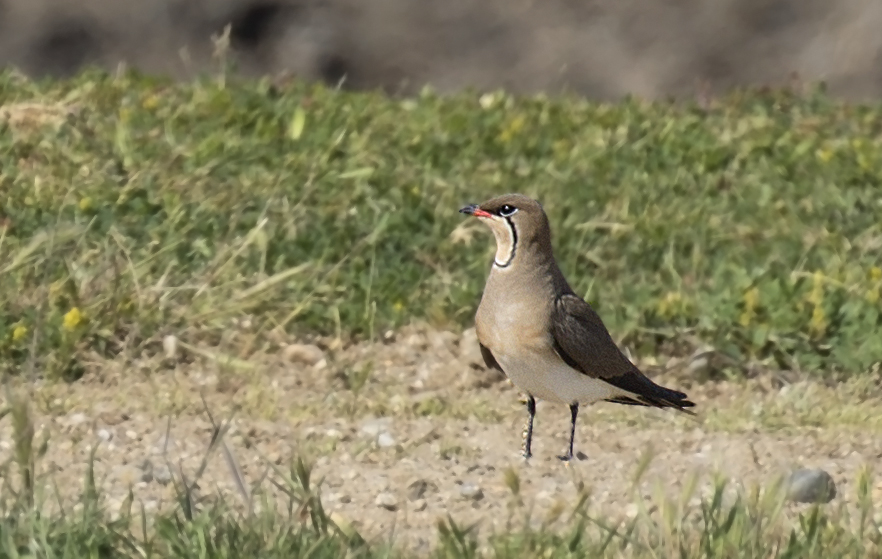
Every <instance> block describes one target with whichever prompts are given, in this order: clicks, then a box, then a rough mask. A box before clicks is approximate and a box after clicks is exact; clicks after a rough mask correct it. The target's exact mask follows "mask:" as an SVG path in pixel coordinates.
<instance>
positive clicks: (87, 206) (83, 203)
mask: <svg viewBox="0 0 882 559" xmlns="http://www.w3.org/2000/svg"><path fill="white" fill-rule="evenodd" d="M79 206H80V211H81V212H87V211H89V210H91V209H92V199H91V198H89V197H88V196H86V197H85V198H83V199H82V200H80V203H79Z"/></svg>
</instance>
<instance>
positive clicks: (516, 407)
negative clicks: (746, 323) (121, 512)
mask: <svg viewBox="0 0 882 559" xmlns="http://www.w3.org/2000/svg"><path fill="white" fill-rule="evenodd" d="M318 345H322V346H325V348H324V349H320V348H319V347H316V346H311V347H310V346H300V345H291V346H288V347H283V348H281V349H280V350H279V351H276V352H270V353H266V354H261V355H256V356H252V357H251V358H249V359H248V360H247V361H245V362H244V363H243V364H242V365H241V366H243V367H244V366H245V365H246V364H247V365H248V366H250V367H253V368H251V369H249V370H244V369H243V370H236V371H231V370H228V369H224V368H221V367H219V366H218V363H217V362H216V361H211V360H205V359H201V358H200V359H195V360H194V359H192V358H189V357H187V356H186V354H180V356H181V358H180V359H178V362H177V363H169V361H168V360H163V359H160V358H155V359H148V360H141V361H138V360H135V361H134V362H130V363H128V364H120V363H100V364H96V365H95V367H94V371H93V372H92V373H90V374H89V375H88V376H87V377H86V378H84V379H82V380H81V381H79V382H77V383H74V384H69V385H67V384H52V383H43V382H40V381H37V382H36V383H29V384H24V385H22V386H23V387H25V386H30V387H32V389H33V396H32V397H33V400H32V402H33V409H34V413H35V417H36V420H35V427H36V430H37V433H38V434H37V438H38V439H40V438H41V437H42V436H43V435H42V434H44V433H48V434H49V436H50V440H49V446H48V452H47V454H46V456H45V457H44V458H43V459H42V460H41V462H40V464H39V471H40V475H41V480H43V484H42V485H45V486H46V487H47V488H52V487H55V488H56V489H57V490H58V491H60V493H61V494H62V495H64V496H65V497H66V498H73V497H75V496H76V495H78V494H79V491H80V490H81V488H82V480H83V479H84V476H85V471H86V464H87V462H88V456H89V453H90V451H91V449H92V448H93V446H94V445H95V444H96V443H100V445H99V446H98V450H97V453H96V466H95V467H96V473H97V475H98V479H99V483H100V486H101V487H102V489H103V492H104V495H105V497H106V498H107V502H108V506H109V508H110V510H111V511H115V510H118V508H119V506H120V504H121V503H122V502H123V500H124V499H125V497H126V495H127V492H128V489H129V488H130V487H131V488H132V489H133V491H134V495H135V498H136V499H137V500H139V501H141V502H143V503H144V504H145V506H146V508H147V510H156V509H164V508H165V507H167V506H169V504H170V501H171V499H172V498H173V484H172V483H169V481H170V479H171V476H172V475H174V476H179V475H180V474H181V473H183V474H184V475H186V476H187V477H188V478H189V479H193V477H194V475H195V473H196V471H197V470H198V469H199V466H200V463H201V462H202V460H203V457H204V456H205V455H206V449H207V448H208V444H209V441H210V439H211V435H212V431H213V427H212V418H210V417H209V416H208V414H207V413H206V411H205V406H204V405H203V400H202V399H203V398H204V401H205V403H206V404H207V407H208V409H209V410H210V413H211V414H212V417H213V420H214V421H215V422H217V423H221V422H224V421H229V422H230V423H229V425H230V428H229V431H228V433H227V434H226V436H225V438H224V440H225V441H226V442H227V444H228V447H229V449H230V451H231V454H232V455H233V456H234V458H235V461H236V462H237V463H238V466H239V468H240V469H241V471H242V473H243V476H244V478H245V479H246V480H247V481H248V483H249V484H255V485H259V486H260V487H261V488H263V489H265V490H267V491H269V493H275V494H278V491H276V490H274V489H273V485H272V484H271V483H270V482H269V481H268V478H273V479H281V478H279V472H277V471H274V470H272V468H273V467H277V468H279V471H282V472H288V471H290V470H289V468H290V464H291V459H292V457H295V456H303V457H305V458H307V459H308V460H310V461H312V462H313V463H314V464H315V470H314V478H313V479H320V478H323V480H324V482H323V484H322V486H321V487H322V495H323V501H324V503H325V505H326V507H327V508H328V509H329V510H330V511H332V512H334V513H335V514H337V515H340V517H341V518H346V519H348V520H349V521H351V522H352V523H353V525H354V526H356V527H357V528H359V529H360V530H361V531H363V533H365V534H366V535H369V536H371V537H374V538H384V537H386V536H387V535H388V534H391V533H392V532H393V531H394V532H395V533H396V534H397V535H398V537H403V538H404V540H405V541H407V542H409V543H410V544H411V545H414V546H417V547H420V546H425V545H430V544H431V542H432V541H433V538H434V534H435V523H436V521H437V519H438V518H439V517H444V516H445V515H446V514H448V513H450V514H452V515H453V516H454V518H457V519H459V520H461V521H463V522H466V523H470V522H475V523H477V525H478V527H479V529H480V530H482V531H483V532H484V533H488V532H491V531H494V530H502V529H504V528H505V526H506V525H507V523H509V522H514V523H515V524H518V523H520V522H522V521H523V514H524V513H525V511H532V518H533V521H534V522H547V521H549V519H551V520H555V519H556V518H558V517H560V519H561V520H560V521H563V520H564V519H565V518H566V513H567V512H568V511H570V510H571V508H572V507H573V506H574V504H575V503H576V502H577V501H578V499H579V498H580V495H581V494H582V492H583V491H588V492H590V495H591V499H590V507H591V510H594V511H596V512H597V513H599V514H604V515H608V516H610V517H613V518H626V517H628V516H633V515H634V514H636V512H637V507H638V505H637V503H639V502H643V503H644V504H645V505H646V506H647V507H651V506H653V504H654V503H657V502H658V501H657V497H658V496H659V495H668V496H672V497H675V498H676V497H678V496H679V495H680V494H681V493H682V492H683V488H684V486H686V485H688V484H689V482H690V480H691V479H692V478H693V476H697V478H696V479H697V480H698V483H697V488H696V492H695V493H694V495H693V497H692V502H693V504H694V503H695V502H697V499H699V498H700V496H701V495H703V494H704V495H706V494H708V492H709V491H711V488H712V480H713V478H714V475H717V474H719V475H721V476H723V477H724V478H725V479H728V480H729V481H730V482H731V484H732V487H733V488H739V487H741V488H745V487H750V486H751V485H753V484H758V485H760V486H770V485H771V484H772V483H773V482H774V480H775V479H777V477H778V476H782V475H786V474H787V473H789V472H790V471H791V470H792V469H793V468H795V467H811V468H823V469H824V470H826V471H828V472H829V473H830V474H831V475H832V476H833V478H834V480H835V481H836V484H837V486H838V495H837V497H836V499H835V500H834V501H833V503H831V504H830V505H828V506H836V505H837V504H839V505H843V504H845V505H851V504H853V503H854V500H855V481H856V479H857V476H858V472H859V471H860V470H861V468H863V467H864V466H865V465H867V464H872V463H874V462H875V461H877V460H878V457H879V456H882V438H880V437H879V430H880V426H882V417H880V416H882V412H878V411H877V410H879V409H882V408H879V406H878V403H879V396H878V394H876V393H875V392H874V391H873V389H869V391H867V390H864V392H863V393H862V395H861V396H860V397H859V400H860V401H857V400H854V401H853V406H855V407H854V408H853V409H852V410H851V411H850V412H848V413H845V412H842V413H840V412H838V411H836V410H837V406H840V405H842V402H843V401H848V399H849V398H852V396H848V395H844V396H843V395H842V394H840V393H841V391H837V388H835V387H833V388H829V387H824V386H821V385H818V384H815V383H810V382H808V383H806V382H801V383H797V384H793V385H787V384H780V383H778V384H776V383H775V382H773V381H770V380H769V379H768V378H760V379H755V380H753V381H750V382H746V383H728V382H713V383H697V382H695V381H694V379H693V378H690V375H691V373H689V372H688V369H686V368H683V367H681V368H680V370H679V371H677V370H675V371H673V372H669V373H666V374H665V376H664V378H663V381H664V382H666V383H668V384H672V385H675V386H679V387H685V388H686V389H687V391H688V392H689V394H690V396H691V397H692V399H693V400H695V401H696V403H697V404H698V406H699V411H700V413H701V416H700V417H699V418H698V419H693V418H690V417H688V416H685V415H682V414H675V413H670V412H662V411H660V410H651V409H639V408H633V407H630V406H615V405H612V404H602V405H597V406H594V407H593V408H586V409H585V411H584V412H583V413H582V414H581V418H580V424H579V429H578V435H577V436H578V438H577V451H578V454H579V456H578V459H577V460H575V461H573V463H572V464H570V465H569V466H567V465H565V464H563V463H561V462H560V461H558V460H557V459H556V458H555V455H556V454H559V453H560V452H561V451H562V450H563V449H564V446H565V444H566V436H567V425H568V412H567V410H566V409H564V408H561V407H557V406H553V405H550V404H542V403H540V405H539V411H538V421H537V425H536V435H535V441H534V457H533V459H532V460H531V461H530V462H529V463H525V462H524V460H523V459H522V458H521V456H520V445H521V433H522V426H523V422H524V419H525V411H524V409H523V406H522V405H521V404H520V403H519V394H518V392H517V391H516V390H515V389H514V388H512V387H511V386H510V385H509V384H508V382H507V381H505V380H502V379H500V377H499V376H497V375H496V374H495V373H493V372H491V371H487V370H484V369H483V367H481V366H480V356H479V354H478V352H477V348H476V347H475V346H476V344H475V342H474V334H473V332H468V331H467V332H466V333H465V334H464V335H462V336H460V335H458V334H454V333H450V332H433V331H431V330H426V329H415V330H413V331H412V332H411V333H409V334H408V333H405V334H402V335H400V336H397V337H390V339H389V340H387V341H386V342H381V343H376V344H364V345H358V346H353V347H350V348H337V349H333V346H334V345H335V343H334V342H333V341H327V340H325V341H322V342H319V344H318ZM329 345H330V346H332V347H331V349H328V348H327V346H329ZM675 369H676V368H675ZM362 381H363V382H362ZM353 389H354V390H353ZM825 402H826V403H825ZM819 414H820V415H819ZM12 446H13V440H12V433H11V426H10V421H9V418H8V417H7V418H6V419H5V420H3V422H2V424H0V456H2V457H4V458H5V457H8V456H9V454H10V452H11V449H12ZM647 452H652V453H653V455H654V458H653V459H652V461H651V463H650V466H649V468H648V470H647V471H646V473H645V475H644V476H643V478H642V480H641V481H640V483H638V485H637V486H634V485H633V483H632V480H633V476H634V474H635V470H636V468H637V466H638V464H639V463H640V461H641V459H642V457H644V456H645V455H646V453H647ZM169 466H171V468H170V469H169ZM512 473H515V474H517V476H518V477H519V479H520V499H521V504H520V505H519V508H518V507H515V505H514V504H515V502H516V499H515V498H514V496H513V494H512V491H511V489H510V486H509V485H508V484H507V482H506V479H509V480H510V479H511V475H512ZM233 479H234V478H233V477H232V475H231V473H230V467H229V464H228V462H227V461H226V460H225V458H224V455H223V453H222V452H221V451H218V452H215V453H214V454H212V455H211V456H210V458H209V460H208V465H207V468H206V470H205V473H204V475H203V476H202V477H201V478H200V480H199V484H198V485H199V488H200V489H199V493H200V494H201V495H204V496H207V497H210V496H212V495H216V494H217V492H218V491H220V492H221V493H222V494H225V495H227V496H228V497H229V498H230V499H231V501H232V502H240V503H241V496H240V495H239V494H238V493H237V490H236V488H235V484H234V481H233ZM56 489H52V490H53V491H54V490H56ZM876 491H877V492H880V494H882V486H880V487H878V488H877V489H876ZM66 502H70V501H66Z"/></svg>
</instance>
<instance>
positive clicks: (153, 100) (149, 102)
mask: <svg viewBox="0 0 882 559" xmlns="http://www.w3.org/2000/svg"><path fill="white" fill-rule="evenodd" d="M158 105H159V97H157V96H156V95H150V96H149V97H147V98H146V99H144V102H143V103H141V106H142V107H144V108H145V109H147V110H150V109H155V108H156V107H157V106H158Z"/></svg>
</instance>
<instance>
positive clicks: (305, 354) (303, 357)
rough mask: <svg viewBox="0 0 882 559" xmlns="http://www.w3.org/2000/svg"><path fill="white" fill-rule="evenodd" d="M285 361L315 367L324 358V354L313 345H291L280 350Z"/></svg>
mask: <svg viewBox="0 0 882 559" xmlns="http://www.w3.org/2000/svg"><path fill="white" fill-rule="evenodd" d="M282 355H283V356H284V357H285V359H286V360H288V361H292V362H294V363H303V364H305V365H315V364H316V363H318V362H319V361H321V360H322V359H324V358H325V352H324V351H322V350H321V348H320V347H318V346H317V345H313V344H291V345H289V346H288V347H286V348H285V349H284V350H282Z"/></svg>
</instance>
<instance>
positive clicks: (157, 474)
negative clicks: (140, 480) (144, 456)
mask: <svg viewBox="0 0 882 559" xmlns="http://www.w3.org/2000/svg"><path fill="white" fill-rule="evenodd" d="M153 480H154V481H156V483H158V484H160V485H168V484H169V483H170V482H171V480H172V474H171V470H169V469H168V466H166V465H165V464H159V465H158V466H155V467H154V468H153Z"/></svg>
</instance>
